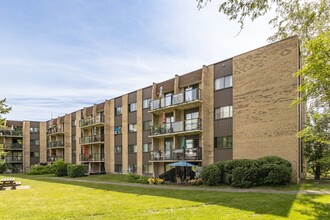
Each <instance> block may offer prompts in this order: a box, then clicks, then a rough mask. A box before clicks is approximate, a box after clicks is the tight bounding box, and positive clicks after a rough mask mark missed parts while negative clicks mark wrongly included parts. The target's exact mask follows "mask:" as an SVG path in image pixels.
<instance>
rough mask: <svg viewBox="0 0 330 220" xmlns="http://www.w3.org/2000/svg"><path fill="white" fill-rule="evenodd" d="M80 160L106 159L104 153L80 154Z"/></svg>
mask: <svg viewBox="0 0 330 220" xmlns="http://www.w3.org/2000/svg"><path fill="white" fill-rule="evenodd" d="M79 158H80V161H87V162H88V161H104V154H88V153H87V154H80V155H79Z"/></svg>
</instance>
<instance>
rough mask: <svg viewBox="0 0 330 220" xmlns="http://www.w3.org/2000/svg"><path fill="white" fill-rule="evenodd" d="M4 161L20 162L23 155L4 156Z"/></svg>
mask: <svg viewBox="0 0 330 220" xmlns="http://www.w3.org/2000/svg"><path fill="white" fill-rule="evenodd" d="M5 161H6V162H7V163H22V162H23V156H6V157H5Z"/></svg>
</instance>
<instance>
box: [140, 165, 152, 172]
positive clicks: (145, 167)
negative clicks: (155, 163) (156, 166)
mask: <svg viewBox="0 0 330 220" xmlns="http://www.w3.org/2000/svg"><path fill="white" fill-rule="evenodd" d="M142 173H143V174H151V173H152V165H151V164H144V165H143V170H142Z"/></svg>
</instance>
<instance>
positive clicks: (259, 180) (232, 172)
mask: <svg viewBox="0 0 330 220" xmlns="http://www.w3.org/2000/svg"><path fill="white" fill-rule="evenodd" d="M215 167H216V168H215ZM291 172H292V168H291V163H290V162H289V161H287V160H284V159H282V158H280V157H276V156H267V157H262V158H259V159H257V160H248V159H240V160H229V161H222V162H217V163H215V164H212V165H209V166H206V167H204V168H203V170H202V173H201V177H202V179H203V183H204V184H205V185H217V184H221V183H224V184H227V185H231V186H234V187H241V188H248V187H253V186H258V185H267V184H272V185H277V184H286V183H289V182H290V177H291Z"/></svg>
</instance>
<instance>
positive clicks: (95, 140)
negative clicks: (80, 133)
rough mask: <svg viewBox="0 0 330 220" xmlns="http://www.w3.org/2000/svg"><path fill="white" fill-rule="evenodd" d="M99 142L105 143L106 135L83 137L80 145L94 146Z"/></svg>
mask: <svg viewBox="0 0 330 220" xmlns="http://www.w3.org/2000/svg"><path fill="white" fill-rule="evenodd" d="M99 142H104V135H92V136H86V137H81V138H80V139H79V143H80V144H92V143H99Z"/></svg>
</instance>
